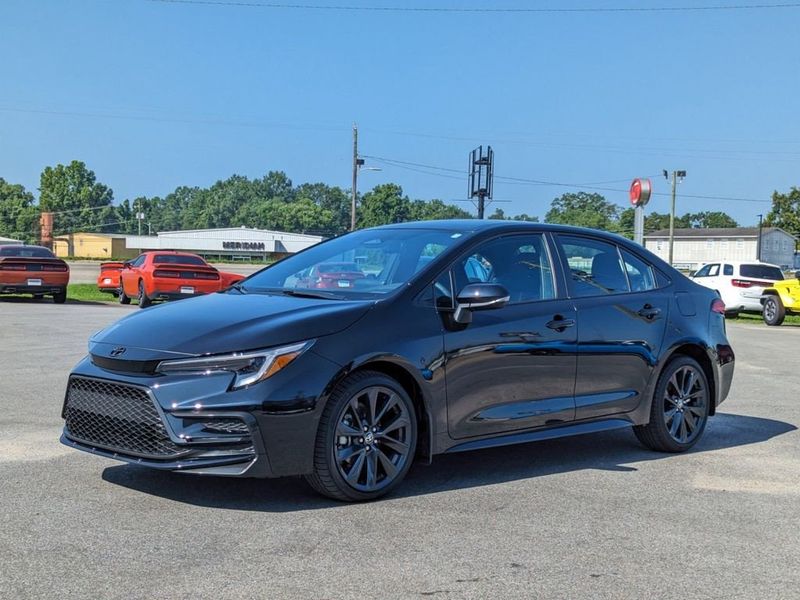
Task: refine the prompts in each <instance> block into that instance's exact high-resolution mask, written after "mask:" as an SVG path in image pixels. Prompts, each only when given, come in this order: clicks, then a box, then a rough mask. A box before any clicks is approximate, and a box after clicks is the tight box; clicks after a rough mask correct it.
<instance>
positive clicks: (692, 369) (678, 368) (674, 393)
mask: <svg viewBox="0 0 800 600" xmlns="http://www.w3.org/2000/svg"><path fill="white" fill-rule="evenodd" d="M710 403H711V394H710V393H709V387H708V380H707V379H706V375H705V373H704V372H703V369H702V368H701V367H700V365H699V364H698V363H697V361H696V360H694V359H693V358H690V357H688V356H681V357H679V358H676V359H675V360H673V361H672V362H670V363H669V364H668V365H667V366H666V368H665V369H664V372H663V373H662V374H661V376H660V377H659V378H658V383H657V384H656V389H655V393H654V394H653V402H652V405H651V408H650V422H649V423H648V424H647V425H637V426H636V427H634V428H633V431H634V433H635V434H636V437H637V438H639V441H640V442H642V443H643V444H644V445H645V446H647V447H648V448H650V449H651V450H657V451H660V452H683V451H685V450H688V449H689V448H691V447H692V446H694V445H695V444H696V443H697V440H699V439H700V437H701V436H702V435H703V431H704V430H705V428H706V423H707V421H708V413H709V408H710Z"/></svg>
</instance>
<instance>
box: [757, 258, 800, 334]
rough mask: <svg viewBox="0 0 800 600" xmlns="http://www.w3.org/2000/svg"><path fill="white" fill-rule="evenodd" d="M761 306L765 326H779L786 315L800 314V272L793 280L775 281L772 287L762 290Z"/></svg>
mask: <svg viewBox="0 0 800 600" xmlns="http://www.w3.org/2000/svg"><path fill="white" fill-rule="evenodd" d="M761 304H763V305H764V313H763V316H764V323H766V324H767V325H780V324H781V323H783V319H784V318H785V317H786V315H787V314H788V315H791V314H800V271H797V272H796V273H795V279H785V280H784V281H776V282H775V283H774V284H773V285H772V287H768V288H764V295H763V296H761Z"/></svg>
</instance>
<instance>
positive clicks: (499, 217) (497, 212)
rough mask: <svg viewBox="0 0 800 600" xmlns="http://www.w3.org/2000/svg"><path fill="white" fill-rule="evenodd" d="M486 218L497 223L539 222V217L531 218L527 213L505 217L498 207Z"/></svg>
mask: <svg viewBox="0 0 800 600" xmlns="http://www.w3.org/2000/svg"><path fill="white" fill-rule="evenodd" d="M487 218H489V219H493V220H497V221H528V222H530V223H538V222H539V217H535V216H531V215H529V214H527V213H522V214H520V215H514V216H513V217H507V216H506V213H505V211H504V210H503V209H502V208H500V207H498V208H495V209H494V212H493V213H492V214H490V215H489V216H488V217H487Z"/></svg>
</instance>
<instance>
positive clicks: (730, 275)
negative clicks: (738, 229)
mask: <svg viewBox="0 0 800 600" xmlns="http://www.w3.org/2000/svg"><path fill="white" fill-rule="evenodd" d="M795 276H796V279H788V280H787V279H784V275H783V271H782V270H781V268H780V267H779V266H777V265H772V264H769V263H762V262H758V261H751V262H737V261H718V262H711V263H708V264H705V265H703V266H702V267H701V268H700V269H698V270H697V271H696V272H695V273H693V274H692V275H691V276H690V278H691V279H692V280H694V281H695V283H699V284H700V285H702V286H704V287H707V288H709V289H712V290H714V291H716V292H717V293H718V294H719V296H720V298H722V301H723V302H724V303H725V311H726V314H727V315H728V316H735V315H738V314H739V313H742V312H744V313H758V314H761V315H762V316H763V319H764V322H765V323H766V324H767V325H780V324H781V323H783V320H784V319H785V317H786V315H787V314H792V313H800V282H798V279H797V278H798V277H800V271H798V272H797V273H795Z"/></svg>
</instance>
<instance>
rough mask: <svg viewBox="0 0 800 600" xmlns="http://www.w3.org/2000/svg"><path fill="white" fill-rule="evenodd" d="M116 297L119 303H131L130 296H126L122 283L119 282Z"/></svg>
mask: <svg viewBox="0 0 800 600" xmlns="http://www.w3.org/2000/svg"><path fill="white" fill-rule="evenodd" d="M117 299H118V300H119V303H120V304H130V303H131V299H130V296H128V295H127V294H126V293H125V290H124V289H123V288H122V283H120V284H119V293H118V294H117Z"/></svg>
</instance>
